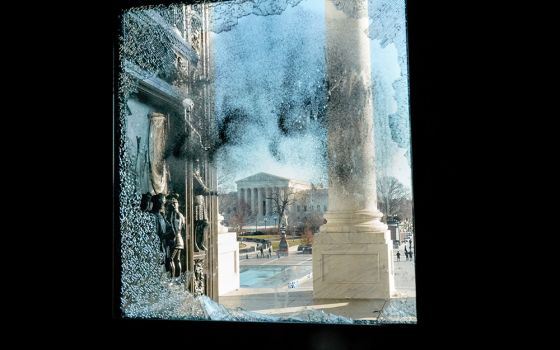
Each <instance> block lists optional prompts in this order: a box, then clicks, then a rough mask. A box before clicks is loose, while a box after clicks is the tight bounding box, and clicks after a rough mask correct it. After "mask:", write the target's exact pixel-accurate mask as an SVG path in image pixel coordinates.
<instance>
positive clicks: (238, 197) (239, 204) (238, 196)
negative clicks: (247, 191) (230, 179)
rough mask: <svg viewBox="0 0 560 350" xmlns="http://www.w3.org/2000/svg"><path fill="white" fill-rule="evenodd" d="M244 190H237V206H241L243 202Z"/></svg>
mask: <svg viewBox="0 0 560 350" xmlns="http://www.w3.org/2000/svg"><path fill="white" fill-rule="evenodd" d="M242 191H243V190H242V189H241V188H240V189H238V190H237V208H241V202H242V199H243V193H242Z"/></svg>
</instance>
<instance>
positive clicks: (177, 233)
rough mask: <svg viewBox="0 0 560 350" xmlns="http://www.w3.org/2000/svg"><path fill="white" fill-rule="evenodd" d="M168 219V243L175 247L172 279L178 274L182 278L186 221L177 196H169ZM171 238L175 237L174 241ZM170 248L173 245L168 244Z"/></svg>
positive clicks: (170, 259)
mask: <svg viewBox="0 0 560 350" xmlns="http://www.w3.org/2000/svg"><path fill="white" fill-rule="evenodd" d="M166 219H167V222H168V225H169V226H168V232H169V234H168V235H167V238H168V240H167V242H168V243H171V242H172V246H173V252H172V253H171V256H170V257H169V267H170V270H171V277H172V278H173V277H175V275H176V272H178V274H177V275H178V276H181V272H182V271H181V270H182V266H181V252H182V251H183V250H184V249H185V241H184V239H183V234H184V233H186V221H185V217H184V216H183V214H181V213H180V212H179V200H178V195H177V194H171V195H169V196H167V214H166ZM169 237H173V238H172V240H171V239H169ZM167 246H168V247H170V246H171V245H170V244H168V245H167Z"/></svg>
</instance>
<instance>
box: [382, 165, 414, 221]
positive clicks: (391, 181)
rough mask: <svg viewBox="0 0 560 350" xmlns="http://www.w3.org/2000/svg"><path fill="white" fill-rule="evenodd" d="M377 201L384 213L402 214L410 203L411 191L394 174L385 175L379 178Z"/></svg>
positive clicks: (385, 216) (391, 214)
mask: <svg viewBox="0 0 560 350" xmlns="http://www.w3.org/2000/svg"><path fill="white" fill-rule="evenodd" d="M377 201H378V205H379V209H380V210H381V212H382V213H383V214H385V215H384V220H385V219H386V218H387V217H388V216H394V215H397V216H398V215H399V214H401V215H402V213H401V212H402V210H401V209H405V207H407V205H408V204H409V203H410V191H409V189H408V188H406V187H404V185H403V184H402V183H400V182H399V180H397V179H396V178H394V177H392V176H383V177H380V178H378V179H377Z"/></svg>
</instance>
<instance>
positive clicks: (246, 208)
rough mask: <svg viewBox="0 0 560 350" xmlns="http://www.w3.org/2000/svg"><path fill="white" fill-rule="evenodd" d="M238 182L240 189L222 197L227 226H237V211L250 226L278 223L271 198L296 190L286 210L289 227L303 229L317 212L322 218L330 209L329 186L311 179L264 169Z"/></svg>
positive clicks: (221, 207) (221, 209) (290, 228)
mask: <svg viewBox="0 0 560 350" xmlns="http://www.w3.org/2000/svg"><path fill="white" fill-rule="evenodd" d="M236 184H237V192H233V193H229V194H227V195H222V196H220V211H221V212H222V214H223V215H224V217H225V221H226V223H227V224H228V226H233V225H234V224H233V223H232V222H231V221H232V220H231V218H232V217H233V216H234V215H235V214H237V215H242V216H243V218H244V219H245V220H246V223H247V224H249V225H251V224H252V225H254V224H255V223H257V225H259V226H262V225H264V224H265V223H267V224H268V225H270V226H271V227H272V226H274V225H276V224H277V223H278V221H277V220H278V214H277V213H276V208H275V205H274V200H273V199H272V198H273V197H275V196H277V195H280V196H281V197H283V196H285V195H286V194H287V193H293V194H292V195H291V196H292V197H291V198H293V203H292V204H291V205H289V206H288V207H287V208H286V211H285V214H286V215H287V216H288V225H289V228H288V229H289V230H292V229H295V228H300V227H301V226H303V225H305V224H306V222H307V221H308V220H310V219H312V217H314V216H316V215H320V216H321V217H322V215H323V213H324V212H325V211H326V210H327V201H328V194H327V189H325V188H322V187H316V186H314V185H312V184H310V183H309V182H305V181H301V180H295V179H289V178H285V177H281V176H277V175H272V174H268V173H262V172H261V173H258V174H255V175H251V176H249V177H246V178H244V179H241V180H238V181H236ZM265 220H266V222H265Z"/></svg>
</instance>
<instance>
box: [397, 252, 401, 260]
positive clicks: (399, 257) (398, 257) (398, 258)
mask: <svg viewBox="0 0 560 350" xmlns="http://www.w3.org/2000/svg"><path fill="white" fill-rule="evenodd" d="M397 261H401V252H399V251H397Z"/></svg>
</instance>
